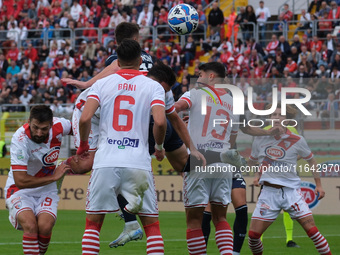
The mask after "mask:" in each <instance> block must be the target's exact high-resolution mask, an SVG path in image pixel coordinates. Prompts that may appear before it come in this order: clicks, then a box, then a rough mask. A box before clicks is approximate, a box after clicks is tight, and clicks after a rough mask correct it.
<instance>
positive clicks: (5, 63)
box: [0, 52, 8, 78]
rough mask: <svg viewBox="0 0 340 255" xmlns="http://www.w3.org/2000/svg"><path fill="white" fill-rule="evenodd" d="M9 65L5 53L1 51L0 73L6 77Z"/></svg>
mask: <svg viewBox="0 0 340 255" xmlns="http://www.w3.org/2000/svg"><path fill="white" fill-rule="evenodd" d="M7 67H8V61H7V59H6V58H5V55H4V54H3V53H2V52H1V53H0V69H1V72H0V75H1V76H2V77H3V78H5V77H6V72H7Z"/></svg>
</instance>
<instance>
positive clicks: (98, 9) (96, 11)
mask: <svg viewBox="0 0 340 255" xmlns="http://www.w3.org/2000/svg"><path fill="white" fill-rule="evenodd" d="M90 11H91V12H93V14H94V15H95V16H96V17H97V18H100V16H101V12H102V7H100V5H98V2H97V1H93V2H92V6H91V8H90Z"/></svg>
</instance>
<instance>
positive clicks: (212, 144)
mask: <svg viewBox="0 0 340 255" xmlns="http://www.w3.org/2000/svg"><path fill="white" fill-rule="evenodd" d="M197 149H199V150H211V149H223V143H222V142H208V143H198V144H197Z"/></svg>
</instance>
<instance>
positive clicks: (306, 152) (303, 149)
mask: <svg viewBox="0 0 340 255" xmlns="http://www.w3.org/2000/svg"><path fill="white" fill-rule="evenodd" d="M296 146H297V152H298V154H299V155H300V156H301V157H302V158H303V159H305V160H310V159H312V158H313V157H314V155H313V153H312V151H311V150H310V148H309V147H308V144H307V142H306V140H305V138H303V137H301V139H300V140H299V141H298V142H297V143H296Z"/></svg>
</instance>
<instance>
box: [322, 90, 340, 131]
mask: <svg viewBox="0 0 340 255" xmlns="http://www.w3.org/2000/svg"><path fill="white" fill-rule="evenodd" d="M334 100H335V95H334V94H333V93H330V94H328V97H327V102H325V103H324V104H323V105H322V106H321V110H322V112H321V115H320V116H321V124H322V129H326V122H327V121H329V118H330V117H331V114H333V116H332V117H335V118H337V117H338V116H339V104H338V102H334Z"/></svg>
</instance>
